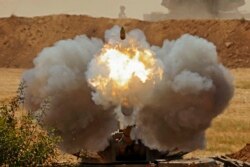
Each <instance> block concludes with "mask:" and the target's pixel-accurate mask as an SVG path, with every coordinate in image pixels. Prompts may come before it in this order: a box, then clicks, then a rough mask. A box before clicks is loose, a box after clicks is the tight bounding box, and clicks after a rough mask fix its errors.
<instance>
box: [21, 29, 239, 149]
mask: <svg viewBox="0 0 250 167" xmlns="http://www.w3.org/2000/svg"><path fill="white" fill-rule="evenodd" d="M120 30H121V28H120V27H119V26H114V27H113V28H111V29H110V30H106V32H105V36H104V38H105V41H103V40H101V39H98V38H88V37H87V36H86V35H81V36H77V37H76V38H74V39H70V40H62V41H59V42H57V43H55V44H54V46H52V47H48V48H45V49H43V50H42V51H41V53H39V55H38V56H37V58H36V59H35V60H34V68H32V69H30V70H28V71H27V72H25V73H24V76H23V79H24V81H25V82H26V84H27V86H26V88H25V107H26V108H27V110H29V111H33V112H34V115H36V116H38V117H39V118H40V119H41V122H42V124H43V125H45V126H46V127H53V128H55V129H56V132H57V134H58V135H60V136H61V137H62V139H63V140H62V143H61V148H62V149H63V150H64V151H67V152H71V153H74V152H77V151H79V150H80V149H87V150H90V151H102V150H104V149H105V148H107V147H108V146H109V139H110V136H111V134H112V133H113V132H115V131H117V130H118V129H119V126H118V125H119V124H120V128H121V127H126V126H129V125H133V129H132V131H131V132H132V133H131V134H130V135H131V138H133V139H134V140H140V141H141V142H142V143H143V144H144V145H145V146H147V147H149V148H150V149H157V150H159V151H161V152H165V151H169V150H174V149H178V150H180V151H186V152H189V151H193V150H195V149H202V148H204V146H205V130H206V129H207V128H208V127H209V126H210V125H211V122H212V120H213V118H215V117H216V116H217V115H219V114H220V113H222V112H223V110H224V109H225V108H226V107H227V105H228V103H229V101H230V99H231V98H232V96H233V92H234V88H233V81H232V77H231V74H230V73H229V71H228V70H227V69H226V68H225V67H224V66H223V65H222V64H221V63H220V62H219V61H218V59H217V52H216V46H215V45H214V44H213V43H211V42H208V41H207V40H206V39H203V38H199V37H197V36H192V35H189V34H185V35H182V36H181V37H180V38H178V39H176V40H173V41H169V40H167V39H166V40H165V41H164V42H163V44H162V46H161V47H160V46H152V45H150V44H149V43H148V42H147V39H146V37H145V35H144V33H143V32H142V31H141V30H139V29H135V30H131V31H130V32H128V33H127V34H126V36H127V37H126V39H123V40H121V38H120V37H119V36H120ZM46 99H50V105H49V108H48V109H47V110H46V111H45V113H44V114H42V115H40V113H41V109H40V108H41V107H40V106H41V105H42V104H43V102H44V101H45V100H46Z"/></svg>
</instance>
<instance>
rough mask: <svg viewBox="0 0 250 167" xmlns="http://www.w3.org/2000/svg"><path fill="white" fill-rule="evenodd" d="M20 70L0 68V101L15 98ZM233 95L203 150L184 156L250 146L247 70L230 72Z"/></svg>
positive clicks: (249, 75) (209, 154)
mask: <svg viewBox="0 0 250 167" xmlns="http://www.w3.org/2000/svg"><path fill="white" fill-rule="evenodd" d="M24 71H25V70H24V69H13V68H0V83H1V84H0V101H6V100H7V99H9V98H11V97H13V96H14V95H15V92H16V89H17V87H18V84H19V82H20V78H21V75H22V73H23V72H24ZM231 72H232V74H233V76H234V78H235V88H236V89H235V95H234V97H233V99H232V101H231V102H230V105H229V106H228V108H227V109H226V110H225V112H224V113H223V114H222V115H220V116H218V117H217V118H216V119H215V120H214V121H213V124H212V126H211V128H209V129H208V130H207V133H206V136H207V148H206V149H205V150H200V151H195V152H193V153H190V154H189V155H187V157H193V156H195V157H197V156H198V157H204V156H212V155H221V154H228V153H232V152H236V151H238V150H240V149H241V148H243V147H244V146H245V144H246V143H250V112H249V111H250V101H249V99H250V68H243V69H232V70H231Z"/></svg>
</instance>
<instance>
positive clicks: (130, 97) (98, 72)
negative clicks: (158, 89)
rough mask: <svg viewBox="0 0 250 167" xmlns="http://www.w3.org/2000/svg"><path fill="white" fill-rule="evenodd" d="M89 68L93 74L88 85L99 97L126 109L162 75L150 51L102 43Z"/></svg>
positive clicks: (138, 99)
mask: <svg viewBox="0 0 250 167" xmlns="http://www.w3.org/2000/svg"><path fill="white" fill-rule="evenodd" d="M90 66H92V68H91V67H90V69H92V72H90V73H91V74H94V75H91V76H89V77H88V83H89V84H90V86H91V87H92V88H93V89H94V90H95V91H96V93H97V94H98V96H99V98H101V99H105V100H106V101H108V102H111V103H113V104H116V105H122V106H126V107H133V106H134V105H136V104H139V103H140V102H141V101H142V99H143V97H142V92H144V93H145V91H147V89H152V88H153V87H154V86H155V84H156V83H157V82H158V81H160V80H161V79H162V74H163V69H162V68H161V65H160V63H159V61H158V60H157V59H156V58H155V55H154V54H153V52H152V51H150V50H148V49H144V48H139V47H135V46H133V45H131V46H129V47H124V46H121V45H119V44H117V45H110V44H106V45H104V47H103V48H102V50H101V52H100V53H99V54H98V55H96V57H95V58H94V60H93V61H92V62H91V63H90ZM93 71H94V72H93Z"/></svg>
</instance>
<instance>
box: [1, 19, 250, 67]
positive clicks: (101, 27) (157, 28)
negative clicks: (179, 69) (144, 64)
mask: <svg viewBox="0 0 250 167" xmlns="http://www.w3.org/2000/svg"><path fill="white" fill-rule="evenodd" d="M114 25H120V26H124V27H125V29H126V30H127V31H129V30H131V29H135V28H139V29H141V30H143V31H144V32H145V34H146V36H147V39H148V41H149V43H150V44H152V45H158V46H161V45H162V42H163V41H164V40H165V39H169V40H175V39H177V38H179V37H180V36H181V35H182V34H185V33H189V34H192V35H197V36H199V37H203V38H206V39H208V40H209V41H211V42H213V43H214V44H215V45H216V46H217V51H218V54H219V58H220V60H221V61H222V63H223V64H224V65H226V66H227V67H230V68H238V67H241V68H242V67H244V68H250V47H249V46H250V21H246V20H166V21H161V22H145V21H139V20H133V19H120V20H118V19H108V18H92V17H88V16H76V15H55V16H44V17H35V18H22V17H15V16H13V17H10V18H1V19H0V67H11V68H28V67H31V66H32V61H33V59H34V57H36V55H37V54H38V53H39V52H40V51H41V50H42V49H43V48H44V47H47V46H51V45H53V44H54V43H55V42H56V41H58V40H61V39H69V38H74V37H75V36H76V35H81V34H86V35H87V36H89V37H98V38H103V36H104V32H105V30H107V29H109V28H111V27H113V26H114Z"/></svg>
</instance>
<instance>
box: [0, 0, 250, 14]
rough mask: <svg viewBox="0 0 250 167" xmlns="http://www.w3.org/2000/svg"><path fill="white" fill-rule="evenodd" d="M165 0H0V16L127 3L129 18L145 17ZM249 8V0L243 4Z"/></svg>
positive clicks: (91, 10)
mask: <svg viewBox="0 0 250 167" xmlns="http://www.w3.org/2000/svg"><path fill="white" fill-rule="evenodd" d="M161 1H162V0H0V17H8V16H10V15H11V14H15V15H17V16H28V17H31V16H42V15H49V14H86V15H90V16H94V17H111V18H116V17H118V13H119V11H120V6H121V5H124V6H125V7H126V15H127V17H130V18H137V19H143V14H146V13H151V12H164V13H167V12H168V10H167V9H166V8H164V7H163V6H161ZM240 10H241V11H250V0H246V5H245V6H243V7H241V8H240Z"/></svg>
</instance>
